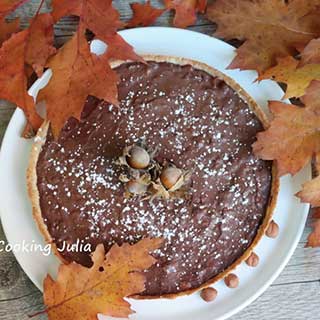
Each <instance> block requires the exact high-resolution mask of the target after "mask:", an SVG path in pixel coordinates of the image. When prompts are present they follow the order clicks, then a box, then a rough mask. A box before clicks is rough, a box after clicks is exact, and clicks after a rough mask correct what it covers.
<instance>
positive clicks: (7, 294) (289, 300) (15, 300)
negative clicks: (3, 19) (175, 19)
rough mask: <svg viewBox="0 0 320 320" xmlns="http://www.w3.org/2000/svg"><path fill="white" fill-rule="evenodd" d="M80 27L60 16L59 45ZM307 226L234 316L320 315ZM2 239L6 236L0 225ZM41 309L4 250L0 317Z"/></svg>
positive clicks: (28, 11)
mask: <svg viewBox="0 0 320 320" xmlns="http://www.w3.org/2000/svg"><path fill="white" fill-rule="evenodd" d="M130 2H134V1H126V0H117V1H114V3H115V6H116V7H117V8H118V9H119V11H120V14H121V17H122V18H123V19H125V20H128V19H130V17H131V10H130V7H129V3H130ZM135 2H136V1H135ZM140 2H142V0H141V1H140ZM151 3H152V4H153V5H156V6H158V7H160V6H161V3H162V1H160V0H151ZM38 4H39V1H38V0H33V1H30V2H28V3H27V4H25V5H24V6H22V7H21V8H19V9H18V10H17V12H16V13H14V14H12V15H11V16H10V17H9V18H10V19H12V18H14V17H15V16H19V17H21V25H22V27H26V26H27V25H28V21H29V19H30V17H32V15H33V14H34V13H35V11H36V10H37V6H38ZM49 8H50V0H46V1H45V4H44V8H43V10H44V11H48V10H49ZM171 19H172V13H166V14H165V15H163V16H162V17H160V18H159V19H158V21H157V23H156V25H158V26H168V25H169V24H170V21H171ZM76 27H77V19H76V18H74V17H71V18H64V19H61V21H60V22H59V23H58V25H57V26H56V27H55V36H56V38H55V39H56V44H57V45H59V46H60V45H62V44H63V43H65V41H67V40H68V39H69V38H70V37H71V36H72V34H73V33H74V31H75V30H76ZM189 29H190V30H194V31H198V32H202V33H206V34H209V35H211V34H213V32H214V30H215V29H216V26H215V25H214V24H212V23H210V22H209V21H208V20H206V19H205V18H200V19H198V21H197V23H196V25H195V26H193V27H190V28H189ZM14 109H15V106H13V105H12V104H9V103H7V102H4V101H0V142H1V141H2V138H3V135H4V132H5V129H6V127H7V125H8V123H9V120H10V117H11V116H12V114H13V112H14ZM4 200H5V199H4ZM2 201H3V200H2ZM309 232H310V228H308V227H307V228H306V229H305V231H304V234H303V237H302V239H301V241H300V243H299V245H298V247H297V249H296V251H295V253H294V255H293V257H292V258H291V260H290V261H289V263H288V265H287V266H286V268H285V269H284V271H283V272H282V273H281V275H280V276H279V278H278V279H277V280H276V281H275V283H274V284H273V285H272V286H271V287H270V288H269V289H268V290H267V291H266V292H265V293H264V294H263V295H262V296H261V297H260V298H259V299H257V300H256V301H255V302H254V303H252V304H251V305H250V306H248V307H247V308H245V309H244V310H243V311H242V312H240V313H239V314H237V315H235V316H233V317H232V319H233V320H258V319H259V320H260V319H262V320H274V319H277V320H288V319H293V320H305V319H308V320H318V319H319V318H320V316H319V315H320V303H319V302H320V250H319V249H306V248H304V246H305V243H306V238H307V235H308V233H309ZM0 240H5V236H4V234H3V230H2V228H1V226H0ZM43 309H44V305H43V301H42V294H41V292H40V291H39V290H38V289H37V288H36V287H35V286H34V285H33V284H32V283H31V281H30V280H29V279H28V277H27V276H26V275H25V273H24V272H23V271H22V269H21V268H20V266H19V265H18V263H17V261H16V260H15V258H14V256H13V254H12V253H5V252H0V320H27V319H29V318H28V315H31V314H34V313H35V312H38V311H41V310H43ZM37 319H40V320H42V319H47V317H46V316H40V317H37ZM168 320H174V319H168Z"/></svg>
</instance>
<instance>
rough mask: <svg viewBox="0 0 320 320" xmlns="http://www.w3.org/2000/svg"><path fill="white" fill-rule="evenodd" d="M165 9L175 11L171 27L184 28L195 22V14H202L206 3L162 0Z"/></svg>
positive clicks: (191, 0)
mask: <svg viewBox="0 0 320 320" xmlns="http://www.w3.org/2000/svg"><path fill="white" fill-rule="evenodd" d="M164 3H165V5H166V8H168V9H171V10H175V16H174V19H173V25H174V26H175V27H179V28H185V27H188V26H191V25H193V24H194V23H195V22H196V20H197V15H196V13H197V12H204V11H205V9H206V5H207V1H203V0H164Z"/></svg>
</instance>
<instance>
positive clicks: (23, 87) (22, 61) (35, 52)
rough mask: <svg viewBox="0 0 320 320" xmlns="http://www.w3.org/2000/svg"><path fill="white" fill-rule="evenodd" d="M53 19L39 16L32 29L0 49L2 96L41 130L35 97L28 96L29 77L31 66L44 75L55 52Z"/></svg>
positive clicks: (32, 22)
mask: <svg viewBox="0 0 320 320" xmlns="http://www.w3.org/2000/svg"><path fill="white" fill-rule="evenodd" d="M52 44H53V20H52V17H51V15H50V14H36V16H35V17H34V18H33V19H32V21H31V23H30V27H29V28H28V29H26V30H23V31H21V32H19V33H16V34H14V35H13V36H12V37H11V38H10V39H8V40H7V41H5V42H4V43H3V45H2V47H1V49H0V97H1V98H2V99H6V100H9V101H11V102H13V103H15V104H16V105H17V106H19V107H20V108H22V109H23V110H24V112H25V115H26V117H27V120H28V122H29V124H30V125H31V126H32V127H33V129H35V130H36V129H38V128H39V126H40V125H41V122H42V119H41V118H40V117H39V116H38V114H37V112H36V110H35V105H34V101H33V98H32V97H30V96H29V95H28V93H27V90H28V83H27V77H28V74H29V69H30V68H29V67H28V66H31V67H32V68H33V69H34V70H35V71H36V72H37V74H38V75H41V74H42V71H43V68H44V64H45V62H46V60H47V58H48V57H49V56H50V55H51V54H53V53H54V52H55V49H54V47H53V46H52Z"/></svg>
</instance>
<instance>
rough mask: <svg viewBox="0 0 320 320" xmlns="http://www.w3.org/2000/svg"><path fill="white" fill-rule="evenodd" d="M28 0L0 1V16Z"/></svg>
mask: <svg viewBox="0 0 320 320" xmlns="http://www.w3.org/2000/svg"><path fill="white" fill-rule="evenodd" d="M27 1H28V0H2V1H1V2H0V18H3V17H4V16H6V15H7V14H9V13H10V12H12V11H14V10H16V9H17V8H18V7H20V6H21V5H23V4H24V3H25V2H27Z"/></svg>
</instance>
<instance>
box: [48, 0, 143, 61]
mask: <svg viewBox="0 0 320 320" xmlns="http://www.w3.org/2000/svg"><path fill="white" fill-rule="evenodd" d="M52 6H53V16H54V17H55V20H57V19H59V18H60V17H61V16H64V15H66V14H68V15H76V16H79V17H80V25H79V27H80V28H82V29H88V30H90V31H91V32H92V33H94V34H95V36H96V38H98V39H100V40H102V41H104V42H105V43H107V44H108V50H111V51H112V53H111V54H108V56H109V57H112V58H116V59H122V57H126V60H141V58H140V57H139V56H138V55H137V54H136V53H135V52H134V50H133V48H132V47H131V46H130V45H129V44H127V43H125V41H124V40H123V39H122V37H121V36H120V35H117V30H118V29H119V28H121V27H124V25H125V24H124V23H123V22H121V21H120V19H119V18H120V16H119V12H118V11H117V10H116V9H115V8H114V7H113V6H112V0H105V1H101V0H78V1H77V4H76V2H75V1H69V0H60V1H58V0H55V1H53V4H52ZM120 38H121V39H120ZM123 50H125V52H122V51H123Z"/></svg>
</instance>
